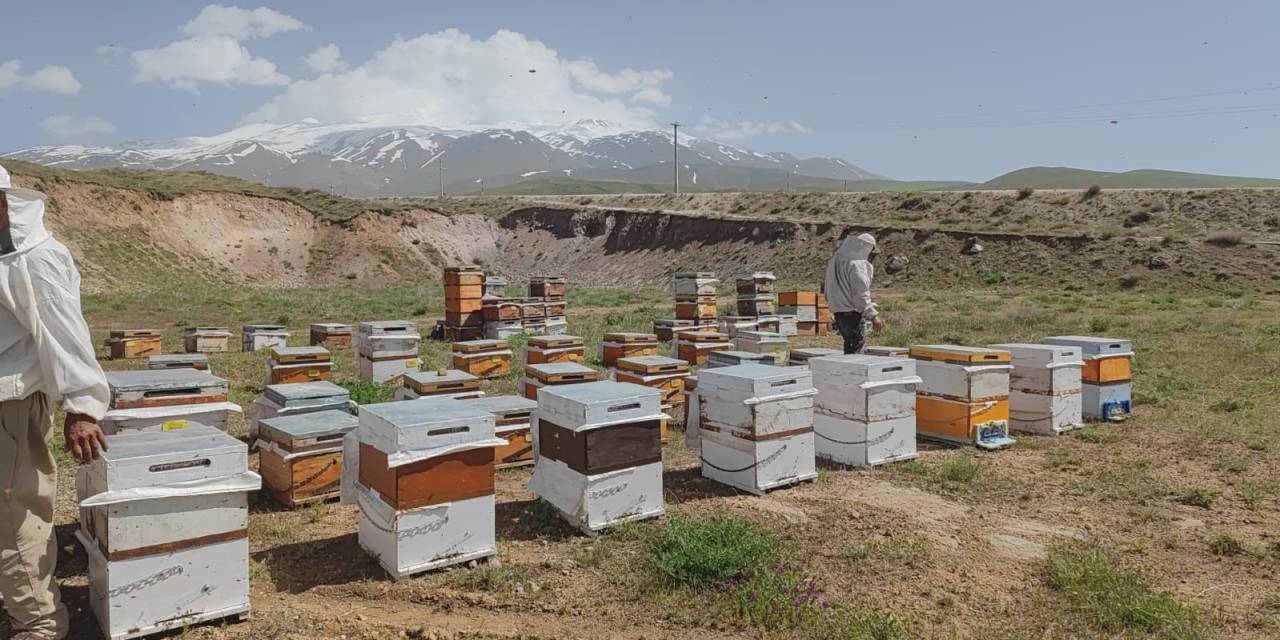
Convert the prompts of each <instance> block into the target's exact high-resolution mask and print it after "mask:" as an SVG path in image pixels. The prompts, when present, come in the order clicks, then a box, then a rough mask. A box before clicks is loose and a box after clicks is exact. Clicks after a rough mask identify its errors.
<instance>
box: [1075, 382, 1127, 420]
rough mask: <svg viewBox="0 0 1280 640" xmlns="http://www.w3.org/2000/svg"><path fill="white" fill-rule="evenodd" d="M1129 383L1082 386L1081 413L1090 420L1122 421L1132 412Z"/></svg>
mask: <svg viewBox="0 0 1280 640" xmlns="http://www.w3.org/2000/svg"><path fill="white" fill-rule="evenodd" d="M1132 396H1133V385H1132V384H1131V383H1129V382H1111V383H1107V384H1084V385H1081V391H1080V402H1081V413H1082V414H1083V415H1084V417H1085V418H1086V419H1088V420H1122V419H1124V418H1125V417H1126V416H1128V415H1129V413H1130V412H1131V411H1132V403H1133V401H1132Z"/></svg>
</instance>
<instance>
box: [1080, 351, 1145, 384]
mask: <svg viewBox="0 0 1280 640" xmlns="http://www.w3.org/2000/svg"><path fill="white" fill-rule="evenodd" d="M1080 379H1081V381H1083V382H1090V383H1093V384H1104V383H1107V382H1127V381H1129V380H1132V379H1133V359H1132V358H1131V357H1130V356H1128V355H1122V356H1110V357H1106V356H1104V357H1100V358H1086V359H1085V361H1084V370H1083V371H1082V372H1081V374H1080Z"/></svg>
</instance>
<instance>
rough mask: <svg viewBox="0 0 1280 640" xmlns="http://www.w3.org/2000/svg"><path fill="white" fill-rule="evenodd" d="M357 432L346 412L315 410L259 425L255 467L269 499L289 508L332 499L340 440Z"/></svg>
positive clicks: (338, 478)
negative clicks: (260, 475)
mask: <svg viewBox="0 0 1280 640" xmlns="http://www.w3.org/2000/svg"><path fill="white" fill-rule="evenodd" d="M355 428H356V417H355V416H353V415H351V414H350V413H348V412H346V411H336V410H330V411H318V412H315V413H305V414H300V415H292V416H282V417H278V418H270V419H267V420H263V421H261V422H259V423H258V468H259V471H260V472H261V473H262V479H263V482H264V483H265V484H266V486H267V489H268V490H269V491H270V492H271V495H272V496H273V497H274V498H275V499H276V500H277V501H279V502H280V503H281V504H284V505H288V506H293V505H298V504H303V503H307V502H313V501H316V500H327V499H329V498H333V497H336V496H337V495H338V491H339V488H340V485H341V481H342V438H343V437H344V436H346V434H348V433H350V432H351V431H352V430H353V429H355Z"/></svg>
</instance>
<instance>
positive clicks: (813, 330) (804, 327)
mask: <svg viewBox="0 0 1280 640" xmlns="http://www.w3.org/2000/svg"><path fill="white" fill-rule="evenodd" d="M818 324H819V323H817V322H797V323H796V335H797V336H816V335H821V334H819V333H818Z"/></svg>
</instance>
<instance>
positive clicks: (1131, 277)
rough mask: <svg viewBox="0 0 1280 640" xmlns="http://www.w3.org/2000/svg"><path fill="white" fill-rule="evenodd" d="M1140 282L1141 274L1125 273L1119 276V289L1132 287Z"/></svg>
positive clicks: (1135, 286)
mask: <svg viewBox="0 0 1280 640" xmlns="http://www.w3.org/2000/svg"><path fill="white" fill-rule="evenodd" d="M1141 282H1142V276H1140V275H1138V274H1136V273H1126V274H1125V275H1123V276H1120V288H1121V289H1134V288H1137V286H1138V285H1139V284H1140V283H1141Z"/></svg>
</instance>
